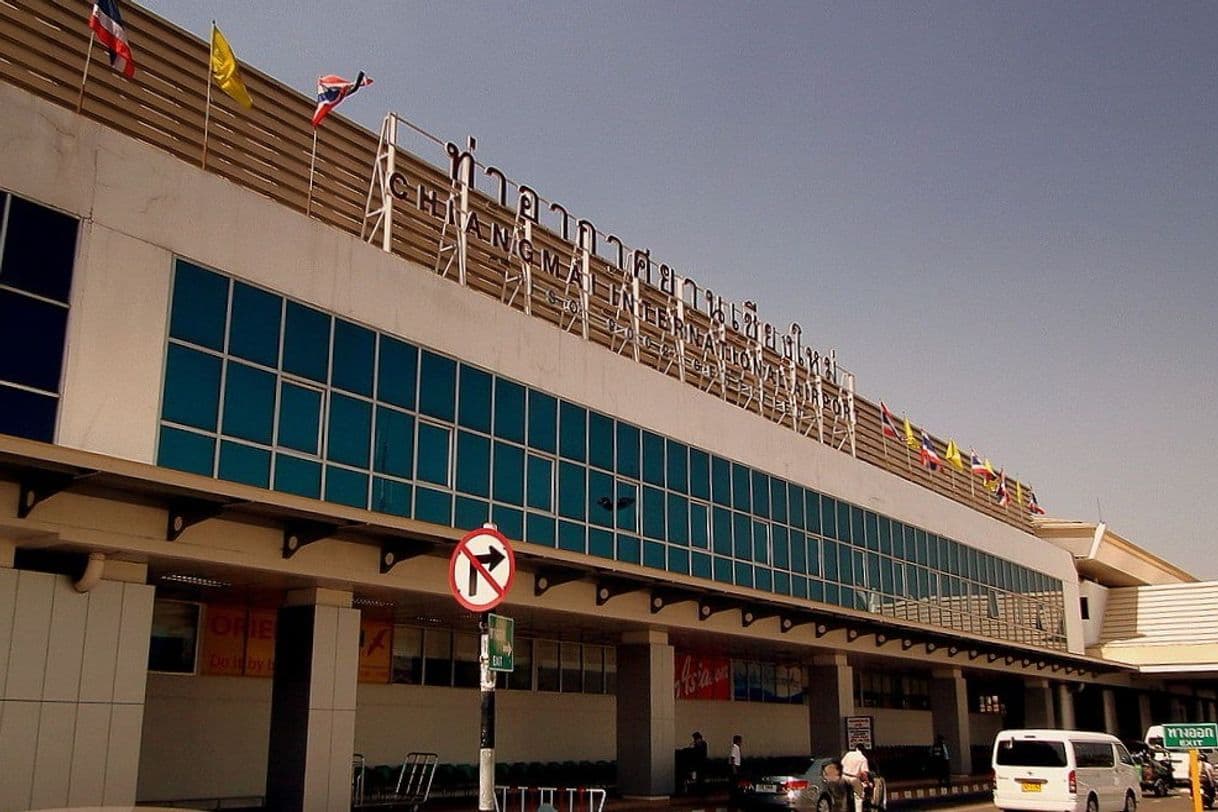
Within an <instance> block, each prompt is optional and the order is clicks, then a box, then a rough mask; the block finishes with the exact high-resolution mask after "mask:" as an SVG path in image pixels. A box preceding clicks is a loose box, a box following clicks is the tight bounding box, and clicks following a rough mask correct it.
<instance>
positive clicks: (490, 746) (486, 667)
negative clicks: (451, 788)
mask: <svg viewBox="0 0 1218 812" xmlns="http://www.w3.org/2000/svg"><path fill="white" fill-rule="evenodd" d="M487 614H488V613H487V612H483V613H481V614H480V615H479V616H478V630H479V631H480V632H481V637H482V639H481V647H480V652H481V654H480V657H479V665H480V666H481V672H482V683H481V684H482V725H481V728H480V733H479V738H478V812H494V810H495V672H494V671H491V655H490V639H491V635H490V627H489V626H488V624H487Z"/></svg>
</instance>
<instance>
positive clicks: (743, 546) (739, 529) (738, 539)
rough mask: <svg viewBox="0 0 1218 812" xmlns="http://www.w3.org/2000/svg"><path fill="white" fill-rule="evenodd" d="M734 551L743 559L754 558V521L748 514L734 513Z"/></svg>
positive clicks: (737, 556)
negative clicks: (750, 519)
mask: <svg viewBox="0 0 1218 812" xmlns="http://www.w3.org/2000/svg"><path fill="white" fill-rule="evenodd" d="M732 551H733V552H734V553H735V555H736V558H739V559H740V560H742V561H752V560H753V523H752V522H751V521H749V517H748V514H745V513H733V514H732Z"/></svg>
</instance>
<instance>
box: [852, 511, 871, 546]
mask: <svg viewBox="0 0 1218 812" xmlns="http://www.w3.org/2000/svg"><path fill="white" fill-rule="evenodd" d="M850 542H851V543H852V544H853V545H854V546H855V547H864V546H866V544H867V528H866V525H865V523H864V521H863V509H862V508H859V507H855V506H854V505H851V506H850Z"/></svg>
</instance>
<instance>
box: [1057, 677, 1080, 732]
mask: <svg viewBox="0 0 1218 812" xmlns="http://www.w3.org/2000/svg"><path fill="white" fill-rule="evenodd" d="M1057 705H1058V709H1059V713H1058V718H1059V721H1060V722H1061V725H1060V726H1061V729H1062V730H1074V728H1075V725H1076V722H1075V721H1074V692H1073V691H1071V690H1070V683H1068V682H1059V683H1057Z"/></svg>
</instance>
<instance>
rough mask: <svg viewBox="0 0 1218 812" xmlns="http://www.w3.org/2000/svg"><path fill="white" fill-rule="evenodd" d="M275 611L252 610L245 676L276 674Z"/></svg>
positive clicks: (247, 638) (277, 614)
mask: <svg viewBox="0 0 1218 812" xmlns="http://www.w3.org/2000/svg"><path fill="white" fill-rule="evenodd" d="M278 617H279V613H278V612H276V611H275V610H274V609H250V614H249V626H248V632H247V637H246V643H245V676H247V677H269V676H272V675H273V674H274V673H275V621H276V620H277V619H278Z"/></svg>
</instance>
